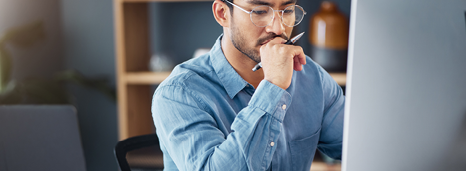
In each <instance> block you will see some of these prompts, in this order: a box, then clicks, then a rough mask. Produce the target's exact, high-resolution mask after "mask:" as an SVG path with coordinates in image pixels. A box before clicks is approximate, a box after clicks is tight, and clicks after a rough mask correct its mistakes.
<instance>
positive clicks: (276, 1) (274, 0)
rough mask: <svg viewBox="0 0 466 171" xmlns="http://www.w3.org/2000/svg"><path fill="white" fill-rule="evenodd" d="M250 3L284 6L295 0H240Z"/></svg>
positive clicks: (293, 2)
mask: <svg viewBox="0 0 466 171" xmlns="http://www.w3.org/2000/svg"><path fill="white" fill-rule="evenodd" d="M241 1H244V2H246V3H248V4H252V5H269V6H277V5H278V6H285V5H289V4H295V3H296V2H297V0H241Z"/></svg>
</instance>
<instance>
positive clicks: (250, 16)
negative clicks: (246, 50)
mask: <svg viewBox="0 0 466 171" xmlns="http://www.w3.org/2000/svg"><path fill="white" fill-rule="evenodd" d="M224 1H226V2H228V3H229V4H231V5H233V6H234V7H236V8H239V9H240V10H241V11H243V12H245V13H247V14H249V18H250V19H251V22H252V24H254V25H255V26H256V27H267V26H269V25H270V23H272V22H273V20H274V19H275V12H281V14H282V15H281V16H280V18H281V20H282V23H283V24H284V25H286V26H288V25H287V24H285V22H284V21H283V13H284V12H285V10H274V9H273V8H272V7H271V6H269V5H259V6H257V7H261V6H266V7H269V8H270V9H272V10H273V13H272V14H273V17H272V20H270V22H269V23H268V24H267V25H265V26H257V25H256V23H254V21H252V15H251V13H252V11H253V10H254V9H256V8H257V7H254V8H253V10H251V11H248V10H245V9H244V8H241V7H240V6H238V5H236V4H234V3H233V2H230V1H229V0H224ZM290 6H297V7H299V8H301V10H303V12H304V13H303V18H304V15H306V14H307V13H306V11H304V8H303V7H301V6H299V5H288V6H287V7H286V8H285V9H287V8H288V7H290ZM303 18H302V19H301V21H303ZM301 21H299V22H298V24H301ZM298 24H295V25H294V26H288V27H295V26H297V25H298Z"/></svg>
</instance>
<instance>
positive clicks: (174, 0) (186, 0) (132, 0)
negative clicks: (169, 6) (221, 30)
mask: <svg viewBox="0 0 466 171" xmlns="http://www.w3.org/2000/svg"><path fill="white" fill-rule="evenodd" d="M116 1H118V2H201V1H203V2H207V1H210V2H213V0H116Z"/></svg>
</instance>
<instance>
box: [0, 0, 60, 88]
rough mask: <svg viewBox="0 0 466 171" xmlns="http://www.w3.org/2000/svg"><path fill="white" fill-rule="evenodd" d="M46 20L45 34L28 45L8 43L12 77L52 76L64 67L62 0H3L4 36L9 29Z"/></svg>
mask: <svg viewBox="0 0 466 171" xmlns="http://www.w3.org/2000/svg"><path fill="white" fill-rule="evenodd" d="M36 22H42V24H43V27H44V29H45V37H44V38H43V39H42V40H39V41H37V42H36V43H34V44H32V46H30V47H27V48H21V47H17V46H12V45H11V44H7V45H6V46H7V47H6V48H7V50H8V51H9V53H10V55H11V59H12V64H13V69H12V78H13V79H14V80H21V79H24V78H27V77H50V76H52V75H53V74H54V73H56V72H58V71H60V70H62V69H63V63H64V58H63V55H62V54H63V50H62V49H63V46H62V40H61V36H60V35H61V31H62V28H61V14H60V3H59V0H41V1H37V0H0V37H3V35H4V34H5V32H6V31H7V30H9V29H13V28H17V27H21V26H24V25H28V24H31V23H36Z"/></svg>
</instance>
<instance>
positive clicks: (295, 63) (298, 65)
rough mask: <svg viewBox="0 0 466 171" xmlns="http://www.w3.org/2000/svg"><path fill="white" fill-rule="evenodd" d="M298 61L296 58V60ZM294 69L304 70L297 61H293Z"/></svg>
mask: <svg viewBox="0 0 466 171" xmlns="http://www.w3.org/2000/svg"><path fill="white" fill-rule="evenodd" d="M295 59H296V58H295ZM293 69H294V70H295V71H301V70H303V66H302V65H301V63H300V62H299V61H298V60H297V59H296V60H293Z"/></svg>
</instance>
